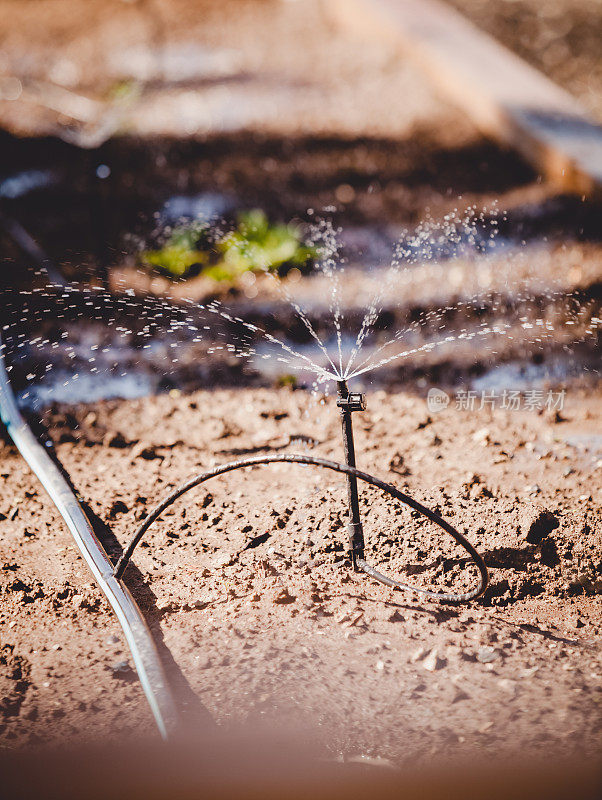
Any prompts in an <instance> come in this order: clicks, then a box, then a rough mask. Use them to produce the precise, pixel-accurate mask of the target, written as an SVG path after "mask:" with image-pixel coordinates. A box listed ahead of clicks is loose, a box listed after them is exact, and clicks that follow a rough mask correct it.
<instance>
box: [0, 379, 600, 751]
mask: <svg viewBox="0 0 602 800" xmlns="http://www.w3.org/2000/svg"><path fill="white" fill-rule="evenodd" d="M601 407H602V406H601V403H600V395H599V390H592V389H589V390H579V389H577V388H574V389H573V390H572V391H569V392H568V393H567V396H566V400H565V405H564V409H563V411H562V413H561V414H555V413H554V414H551V413H547V412H542V413H537V411H528V410H521V411H502V410H500V409H496V410H493V411H491V410H490V409H488V408H485V409H482V410H478V409H477V410H474V411H473V412H470V411H462V410H457V409H456V408H454V407H453V403H452V404H451V405H450V406H449V407H448V408H447V409H446V410H444V411H441V412H436V413H433V412H432V411H431V412H429V410H428V409H427V407H426V405H425V402H424V400H422V399H420V398H419V397H416V396H415V395H413V394H411V393H410V392H408V391H403V390H402V391H398V392H395V393H386V392H383V391H379V392H375V393H372V394H370V395H369V397H368V411H367V412H365V413H363V414H358V415H356V418H355V422H356V438H357V451H358V459H359V464H360V465H361V467H362V468H365V469H367V470H369V471H372V472H374V473H375V474H376V475H378V476H380V477H381V478H384V479H386V480H389V481H391V482H393V483H394V484H395V485H397V486H399V487H402V488H404V489H405V490H406V491H408V492H409V493H410V494H411V495H412V496H414V497H415V498H416V499H418V500H419V501H421V502H425V503H427V504H428V505H430V506H432V507H433V508H434V509H435V510H437V511H439V512H440V513H441V514H443V516H445V517H446V518H448V519H449V520H450V522H452V524H454V525H455V526H456V527H457V528H458V529H459V530H461V531H465V532H466V533H467V535H468V536H469V537H470V539H471V541H472V542H473V543H474V544H475V545H476V546H477V547H478V549H479V550H480V552H481V553H482V554H483V555H484V557H485V560H486V562H487V564H488V566H489V568H490V571H491V587H490V589H489V590H488V592H487V594H486V596H485V597H484V598H483V599H482V600H479V601H477V602H476V603H473V604H471V605H470V606H468V607H465V608H459V609H455V608H442V607H438V606H435V605H433V604H431V603H429V602H428V601H427V602H424V601H423V600H421V599H419V598H417V597H415V596H412V595H411V594H408V595H406V594H398V593H393V592H391V591H389V590H387V589H385V588H384V587H381V586H379V585H376V584H374V583H373V582H372V581H370V580H369V579H367V578H363V577H361V575H355V574H353V573H352V572H351V571H350V568H349V564H348V562H347V559H346V556H345V542H344V539H345V534H344V520H345V504H344V496H345V488H344V485H343V483H342V481H341V479H340V478H339V477H337V476H335V475H330V474H323V473H320V472H317V471H316V470H314V469H311V468H302V467H295V466H292V465H272V466H270V467H265V468H258V469H256V470H253V471H244V472H235V473H232V474H231V475H229V476H228V477H226V478H222V479H219V480H217V481H215V482H213V483H212V485H207V486H205V487H202V488H199V489H198V490H196V491H195V492H194V493H193V494H191V495H190V496H189V497H187V498H185V499H183V500H182V501H181V502H179V503H178V504H176V505H175V506H173V507H172V508H171V509H169V510H168V511H167V512H166V513H165V515H164V517H163V518H162V519H161V520H160V521H158V522H157V523H156V524H155V525H154V526H153V527H152V528H151V529H150V531H149V532H148V534H147V537H146V539H145V542H144V543H143V544H141V545H140V547H139V548H138V550H137V551H136V554H135V557H134V564H135V566H132V567H131V568H130V569H129V570H128V573H127V582H128V584H129V585H130V586H131V588H132V589H133V591H134V593H135V594H136V597H137V599H138V601H139V602H140V604H141V606H142V607H143V609H144V612H145V614H146V616H147V618H148V620H149V623H150V625H151V627H152V629H153V631H154V633H155V636H156V637H157V638H158V640H159V641H160V642H162V643H164V645H165V646H166V647H167V648H169V651H170V653H171V656H172V657H173V660H172V659H171V658H169V659H168V669H169V670H170V672H171V674H172V678H173V679H174V680H175V683H176V685H177V686H179V695H180V699H181V702H182V707H183V711H184V714H185V715H186V713H187V712H188V716H191V715H192V716H194V714H198V713H200V711H199V709H198V707H196V708H195V706H196V705H197V704H198V703H199V702H200V703H202V704H203V706H205V707H206V708H207V709H208V710H209V711H210V712H211V714H212V715H213V716H214V717H215V718H216V719H217V721H218V722H219V723H220V724H223V725H226V726H227V727H228V726H233V727H236V726H238V725H239V724H248V725H251V726H260V727H261V726H262V725H265V726H268V727H269V728H271V729H272V730H273V729H274V728H276V729H277V728H278V726H282V725H285V726H288V728H289V729H290V727H291V726H292V727H297V726H298V727H300V728H301V729H302V730H305V731H311V733H307V736H309V737H310V738H312V740H314V741H318V742H319V745H320V747H322V748H324V751H325V752H327V753H329V754H331V755H332V754H340V753H345V754H346V755H353V754H365V755H373V756H380V757H384V758H388V759H391V760H392V761H394V762H396V763H411V762H415V761H416V760H418V761H420V762H424V763H428V762H429V761H430V759H432V758H433V757H434V756H435V755H437V756H439V755H445V756H446V757H448V756H449V757H456V756H458V755H460V754H473V755H476V754H480V755H481V756H485V755H487V754H489V755H493V754H495V755H496V757H505V756H507V755H508V754H510V753H511V752H514V753H517V752H520V753H522V754H523V755H524V754H525V753H532V754H533V755H535V754H539V755H541V756H545V757H546V758H550V757H551V756H552V754H554V755H556V754H557V755H562V756H572V755H576V754H579V755H581V756H584V755H590V756H594V755H595V754H597V753H599V747H600V736H601V733H602V731H601V727H600V723H601V717H600V710H599V703H600V698H601V696H602V695H601V690H602V653H601V651H600V646H599V634H600V627H601V625H602V619H601V615H600V604H599V601H598V598H597V596H596V594H597V593H598V592H599V591H600V589H601V588H602V540H601V539H600V532H601V520H600V511H599V509H600V501H601V500H602V497H601V495H600V491H601V490H600V486H601V481H600V469H601V467H602V445H601V442H602V439H601V438H600V437H601V436H602V418H601V415H600V408H601ZM44 423H45V425H46V426H47V429H48V430H49V432H50V435H51V437H52V439H53V441H54V444H55V447H56V453H57V456H58V458H59V459H60V461H61V463H62V464H63V465H64V467H65V469H66V470H67V471H68V473H69V475H70V477H71V479H72V481H73V483H74V485H75V486H76V488H77V490H78V492H79V493H80V496H81V498H82V500H83V501H84V502H85V504H86V506H87V507H88V508H89V510H90V513H91V516H92V519H93V520H94V522H95V524H96V526H97V530H98V533H99V536H100V537H101V541H103V543H104V544H105V546H106V547H107V549H108V550H109V552H110V553H111V555H112V556H113V557H117V556H118V554H119V552H120V550H121V547H122V546H123V545H124V543H125V542H126V541H127V539H128V537H129V536H130V535H131V534H132V532H133V530H134V527H135V525H136V524H137V523H138V522H139V521H140V520H142V519H143V518H144V516H145V514H147V513H148V512H149V509H150V508H151V507H152V505H153V504H154V503H155V502H156V501H157V500H159V499H160V498H161V497H162V496H163V495H164V494H165V493H166V492H167V491H168V490H169V489H171V488H172V487H173V486H175V485H177V484H178V483H179V482H181V481H183V480H184V479H186V478H188V477H190V476H191V475H193V474H194V473H195V472H200V471H203V470H205V469H208V468H210V467H211V466H212V465H214V464H216V463H221V462H223V461H227V460H228V459H232V458H238V457H241V456H244V455H246V454H249V455H250V454H258V453H270V452H289V451H293V452H294V451H300V452H309V453H311V454H312V455H322V456H326V457H331V458H335V459H340V458H341V455H342V453H341V444H340V431H339V422H338V413H337V411H336V408H335V407H334V403H333V401H332V400H327V401H326V402H325V403H316V402H315V399H312V398H311V396H310V395H308V394H307V393H305V392H302V391H290V390H285V389H282V390H278V391H274V390H265V389H252V390H249V389H242V390H241V389H236V390H227V389H223V390H208V391H201V392H197V393H194V394H191V395H189V396H183V395H179V393H178V392H177V391H172V392H171V394H168V395H164V396H161V397H157V398H154V399H141V400H135V401H126V402H119V403H115V402H104V403H100V404H97V405H94V406H86V407H71V408H62V409H58V408H57V409H55V410H54V411H51V412H48V413H47V415H46V417H45V419H44ZM361 509H362V514H363V516H364V517H365V522H366V536H367V540H368V550H367V557H368V559H369V560H370V561H372V562H373V563H375V564H376V565H378V566H379V567H380V568H382V569H385V570H388V571H390V572H392V573H393V574H397V575H400V576H403V577H404V578H406V579H407V580H408V581H415V582H416V585H430V586H438V587H448V588H451V587H454V588H460V587H466V586H467V585H469V584H470V582H471V581H472V580H474V572H473V570H472V569H471V567H470V565H469V564H467V563H466V561H465V558H464V554H463V552H461V551H458V552H457V551H456V550H455V548H454V547H453V546H452V543H451V542H448V541H445V540H444V539H443V538H442V536H441V535H440V534H439V531H438V530H434V529H431V527H430V525H429V524H428V523H424V522H423V520H421V519H420V518H417V517H416V516H414V515H413V514H411V513H409V512H407V511H405V510H403V509H401V510H400V509H398V508H395V507H394V504H393V503H391V502H389V501H388V500H386V499H383V497H382V496H380V495H379V494H378V493H377V492H376V491H372V490H370V489H364V488H362V502H361ZM0 512H1V514H2V522H1V523H0V548H1V556H2V557H1V562H2V571H1V575H2V582H1V587H2V588H1V591H2V594H3V603H2V611H1V612H0V613H1V620H2V629H3V633H2V642H3V650H2V660H1V661H0V665H1V669H2V681H3V686H4V687H5V689H6V691H5V692H4V695H5V697H6V700H5V702H4V704H3V707H2V739H3V742H4V745H5V746H15V745H20V744H24V743H26V742H48V741H57V740H63V741H64V740H71V741H74V740H76V739H77V740H82V739H83V740H94V739H98V738H101V739H102V738H104V737H108V736H112V735H115V734H116V733H118V734H119V735H126V736H127V735H128V734H133V733H134V732H136V735H139V734H141V733H142V732H144V731H147V732H149V733H150V732H151V730H152V721H151V718H150V712H149V711H148V708H147V706H146V703H145V701H144V698H143V696H142V693H141V691H140V688H139V686H138V684H137V682H136V680H135V676H134V673H133V672H132V670H131V667H130V665H129V662H128V653H127V649H126V646H125V643H124V640H123V637H122V635H121V633H120V631H119V629H118V625H117V623H116V622H115V620H114V618H113V616H112V614H111V613H110V611H109V609H108V607H107V604H106V603H105V602H104V600H103V599H102V597H101V595H100V592H99V591H98V590H97V589H96V588H95V587H94V586H93V584H92V583H91V581H90V578H89V576H88V573H87V571H86V569H85V567H84V566H83V565H82V562H81V559H80V558H79V557H78V556H77V554H76V552H75V550H74V548H73V545H72V544H71V540H70V537H69V535H68V532H67V531H66V530H65V528H64V526H63V525H62V523H61V521H60V519H59V517H58V515H57V513H56V511H55V510H54V509H53V508H52V506H51V505H50V503H49V502H48V500H47V498H46V497H45V496H44V495H43V493H42V491H41V489H40V487H39V485H38V484H37V482H36V480H35V478H34V477H33V476H32V475H31V473H30V472H29V471H28V469H27V468H26V466H25V465H24V464H23V462H22V460H21V459H20V458H19V456H18V454H17V452H16V451H15V449H14V448H13V447H12V446H11V445H10V444H5V445H4V446H3V449H2V471H1V474H0ZM34 634H35V635H34ZM195 698H196V699H195Z"/></svg>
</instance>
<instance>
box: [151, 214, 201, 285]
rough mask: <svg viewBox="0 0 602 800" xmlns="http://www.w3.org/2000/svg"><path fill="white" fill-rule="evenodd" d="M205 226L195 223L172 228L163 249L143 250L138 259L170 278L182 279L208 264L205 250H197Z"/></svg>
mask: <svg viewBox="0 0 602 800" xmlns="http://www.w3.org/2000/svg"><path fill="white" fill-rule="evenodd" d="M204 232H205V226H199V225H198V224H195V223H192V224H191V223H189V224H188V225H180V226H179V227H177V228H174V230H173V231H172V233H171V235H170V236H169V237H168V239H167V240H166V242H165V244H164V245H163V247H161V248H159V249H158V250H145V251H144V252H143V253H141V255H140V258H141V260H142V262H143V263H144V264H147V265H149V266H151V267H155V268H156V269H159V270H161V272H166V273H167V274H168V275H169V276H171V277H172V278H184V277H186V276H187V275H189V274H190V273H192V272H193V271H197V272H198V269H197V270H194V268H195V267H198V268H199V269H202V267H203V266H205V265H206V264H207V263H208V262H209V253H208V252H207V250H206V249H202V250H201V249H199V248H200V246H201V242H202V241H203V238H204V237H203V234H204Z"/></svg>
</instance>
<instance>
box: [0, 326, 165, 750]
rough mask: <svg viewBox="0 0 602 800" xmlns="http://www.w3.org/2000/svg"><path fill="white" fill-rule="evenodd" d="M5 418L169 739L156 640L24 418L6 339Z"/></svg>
mask: <svg viewBox="0 0 602 800" xmlns="http://www.w3.org/2000/svg"><path fill="white" fill-rule="evenodd" d="M0 419H1V420H2V422H3V423H4V425H5V426H6V429H7V431H8V433H9V435H10V437H11V438H12V440H13V442H14V443H15V445H16V446H17V448H18V450H19V451H20V453H21V455H22V456H23V458H24V459H25V460H26V461H27V463H28V464H29V466H30V468H31V469H32V471H33V472H34V473H35V475H36V476H37V478H38V479H39V481H40V483H41V484H42V486H43V487H44V489H45V490H46V491H47V493H48V495H49V496H50V499H51V500H52V501H53V503H54V504H55V506H56V507H57V509H58V511H59V513H60V514H61V516H62V517H63V519H64V520H65V523H66V525H67V527H68V528H69V531H70V532H71V535H72V536H73V539H74V540H75V543H76V545H77V547H78V548H79V551H80V552H81V554H82V556H83V558H84V559H85V561H86V563H87V564H88V567H89V568H90V570H91V572H92V574H93V575H94V577H95V579H96V581H97V582H98V585H99V586H100V588H101V590H102V591H103V593H104V595H105V596H106V598H107V599H108V601H109V603H110V604H111V607H112V608H113V611H114V612H115V614H116V616H117V619H118V620H119V623H120V625H121V627H122V629H123V632H124V634H125V637H126V640H127V643H128V646H129V648H130V651H131V653H132V659H133V661H134V665H135V667H136V671H137V673H138V677H139V679H140V683H141V685H142V689H143V691H144V694H145V695H146V699H147V701H148V704H149V706H150V708H151V711H152V713H153V716H154V719H155V722H156V724H157V727H158V729H159V732H160V734H161V736H162V737H163V738H164V739H167V738H168V737H169V736H170V734H172V733H173V732H175V730H176V728H177V724H178V715H177V711H176V704H175V701H174V699H173V696H172V693H171V690H170V688H169V685H168V682H167V678H166V676H165V673H164V671H163V667H162V665H161V661H160V658H159V654H158V652H157V649H156V647H155V643H154V641H153V638H152V635H151V633H150V631H149V629H148V627H147V625H146V622H145V620H144V617H143V616H142V612H141V611H140V608H139V607H138V604H137V603H136V601H135V600H134V598H133V597H132V595H131V593H130V591H129V589H128V588H127V586H126V585H125V584H124V583H123V582H122V581H121V580H119V578H117V577H116V576H115V575H114V568H113V564H112V562H111V561H110V559H109V557H108V555H107V553H106V551H105V550H104V548H103V547H102V545H101V544H100V542H99V541H98V539H97V538H96V535H95V533H94V530H93V528H92V525H91V524H90V521H89V519H88V517H87V516H86V514H85V512H84V510H83V508H82V507H81V505H80V503H79V501H78V499H77V497H76V495H75V493H74V491H73V489H72V488H71V486H70V485H69V483H68V482H67V480H66V479H65V477H64V476H63V475H62V473H61V471H60V470H59V468H58V467H57V465H56V464H55V463H54V461H53V460H52V458H51V457H50V455H49V454H48V452H47V451H46V449H45V448H44V447H43V446H42V445H41V444H40V442H39V441H38V439H37V438H36V437H35V436H34V434H33V432H32V430H31V428H30V427H29V425H28V424H27V423H26V422H25V420H24V418H23V417H22V416H21V413H20V411H19V409H18V407H17V403H16V400H15V396H14V394H13V391H12V388H11V385H10V381H9V378H8V374H7V372H6V367H5V363H4V345H3V344H2V339H1V337H0Z"/></svg>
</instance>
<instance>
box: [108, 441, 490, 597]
mask: <svg viewBox="0 0 602 800" xmlns="http://www.w3.org/2000/svg"><path fill="white" fill-rule="evenodd" d="M275 463H286V464H303V465H308V466H315V467H322V468H324V469H330V470H333V472H339V473H343V474H345V475H347V476H348V477H352V478H355V479H359V480H361V481H364V482H365V483H368V484H370V485H372V486H376V487H377V488H378V489H381V490H382V491H383V492H385V493H386V494H389V495H391V497H394V498H395V499H396V500H399V501H400V502H402V503H404V504H405V505H407V506H409V507H410V508H412V509H414V510H415V511H417V512H418V513H419V514H422V515H423V516H425V517H427V518H428V519H430V520H431V521H432V522H434V523H435V524H436V525H438V526H439V527H440V528H442V529H443V530H444V531H446V533H448V534H449V535H450V536H451V537H452V538H453V539H454V540H455V541H456V542H457V543H458V544H459V545H461V546H462V547H463V548H464V549H465V550H466V551H467V553H468V554H469V555H470V557H471V558H472V559H473V561H474V562H475V564H476V566H477V568H478V571H479V579H478V583H477V585H476V587H475V588H474V589H472V590H471V591H469V592H465V593H463V594H452V593H448V592H435V591H431V590H430V589H422V588H420V587H416V586H409V585H408V584H405V583H402V582H401V581H397V580H394V579H392V578H389V577H387V576H386V575H383V574H382V573H381V572H379V571H378V570H376V569H375V568H374V567H372V566H370V564H368V563H367V562H366V561H365V560H364V559H363V558H357V559H356V565H357V567H358V568H359V570H361V571H362V572H365V573H366V574H367V575H369V576H370V577H372V578H374V579H375V580H377V581H379V582H380V583H383V584H385V585H386V586H390V587H391V588H393V589H399V590H403V591H411V592H417V593H418V594H421V595H423V596H426V597H428V598H430V599H432V600H437V601H438V602H441V603H463V602H468V601H469V600H474V599H475V598H477V597H479V596H480V595H481V594H482V593H483V592H484V591H485V589H486V587H487V583H488V574H487V567H486V566H485V562H484V561H483V559H482V557H481V556H480V555H479V553H478V552H477V550H476V549H475V548H474V547H473V545H472V544H471V543H470V542H469V541H468V539H467V538H466V537H465V536H463V535H462V534H461V533H460V532H459V531H457V530H456V529H455V528H453V527H452V526H451V525H450V524H449V523H448V522H446V521H445V520H444V519H443V518H442V517H440V516H439V515H438V514H436V513H435V512H434V511H431V510H430V509H428V508H426V507H425V506H423V505H422V504H421V503H419V502H418V501H417V500H414V499H413V498H412V497H410V496H409V495H407V494H405V493H404V492H402V491H400V490H399V489H397V487H395V486H393V485H392V484H390V483H385V481H382V480H380V479H379V478H376V477H375V476H374V475H370V474H369V473H367V472H362V470H359V469H357V468H356V467H351V466H348V465H346V464H340V463H338V462H337V461H330V460H328V459H325V458H318V457H314V456H305V455H297V454H279V455H270V456H253V457H252V458H246V459H243V460H241V461H230V462H229V463H227V464H222V465H221V466H219V467H215V469H212V470H209V471H208V472H203V473H201V474H200V475H197V476H195V477H194V478H191V479H190V480H189V481H187V482H186V483H184V484H182V485H181V486H179V487H178V488H177V489H174V491H172V492H171V493H170V494H169V495H167V497H166V498H165V499H164V500H162V501H161V502H160V503H159V504H158V505H156V506H155V507H154V508H153V509H152V510H151V512H150V513H149V515H148V516H147V517H146V519H145V520H144V522H143V523H142V525H140V527H139V528H138V530H137V531H136V532H135V533H134V535H133V536H132V538H131V539H130V541H129V542H128V544H127V546H126V548H125V549H124V551H123V554H122V556H121V558H120V559H119V561H118V562H117V565H116V567H115V573H114V575H115V577H116V578H118V579H121V578H122V577H123V574H124V572H125V569H126V567H127V565H128V564H129V563H130V560H131V558H132V555H133V553H134V550H135V549H136V546H137V545H138V543H139V542H140V540H141V539H142V537H143V536H144V534H145V533H146V531H147V530H148V529H149V528H150V526H151V525H152V524H153V522H155V521H156V520H157V519H158V518H159V517H160V516H161V514H162V513H163V512H164V511H165V509H167V508H168V507H169V506H170V505H172V504H173V503H174V502H175V501H176V500H178V498H180V497H182V495H184V494H186V492H188V491H190V490H191V489H194V488H195V487H196V486H200V485H201V484H202V483H205V481H208V480H211V479H212V478H217V477H218V476H219V475H224V474H225V473H227V472H232V471H234V470H237V469H244V468H245V467H255V466H259V465H262V464H275Z"/></svg>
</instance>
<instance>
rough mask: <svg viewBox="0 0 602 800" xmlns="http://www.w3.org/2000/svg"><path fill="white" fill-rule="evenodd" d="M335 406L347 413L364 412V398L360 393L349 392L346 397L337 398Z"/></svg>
mask: <svg viewBox="0 0 602 800" xmlns="http://www.w3.org/2000/svg"><path fill="white" fill-rule="evenodd" d="M337 406H338V407H339V408H344V409H346V410H347V411H365V410H366V397H365V395H363V394H362V393H361V392H349V394H348V395H347V397H339V398H338V400H337Z"/></svg>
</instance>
